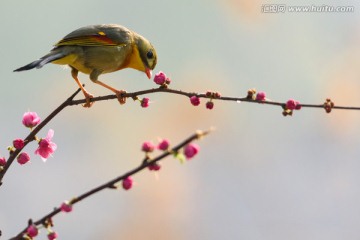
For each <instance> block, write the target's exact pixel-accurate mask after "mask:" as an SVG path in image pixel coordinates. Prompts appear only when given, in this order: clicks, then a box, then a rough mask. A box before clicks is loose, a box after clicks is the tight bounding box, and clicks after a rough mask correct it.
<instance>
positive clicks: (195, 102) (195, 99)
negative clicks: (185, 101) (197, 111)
mask: <svg viewBox="0 0 360 240" xmlns="http://www.w3.org/2000/svg"><path fill="white" fill-rule="evenodd" d="M190 102H191V104H192V105H194V106H199V104H200V98H199V97H197V96H192V97H190Z"/></svg>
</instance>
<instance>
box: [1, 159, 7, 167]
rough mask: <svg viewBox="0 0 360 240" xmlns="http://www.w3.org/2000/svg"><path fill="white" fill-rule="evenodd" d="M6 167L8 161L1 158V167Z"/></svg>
mask: <svg viewBox="0 0 360 240" xmlns="http://www.w3.org/2000/svg"><path fill="white" fill-rule="evenodd" d="M5 165H6V159H5V158H4V157H1V158H0V166H1V167H3V166H5Z"/></svg>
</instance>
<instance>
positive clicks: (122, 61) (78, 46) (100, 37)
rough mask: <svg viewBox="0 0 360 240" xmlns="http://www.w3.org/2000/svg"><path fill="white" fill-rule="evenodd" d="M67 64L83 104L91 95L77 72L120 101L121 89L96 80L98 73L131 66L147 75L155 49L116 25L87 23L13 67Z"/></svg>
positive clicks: (142, 38)
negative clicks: (34, 57) (31, 59)
mask: <svg viewBox="0 0 360 240" xmlns="http://www.w3.org/2000/svg"><path fill="white" fill-rule="evenodd" d="M50 62H51V63H55V64H61V65H69V66H70V68H71V75H72V77H73V78H74V79H75V81H76V83H77V84H78V85H79V87H80V88H81V90H82V92H83V93H84V95H85V98H86V103H85V104H84V105H83V106H84V107H91V105H92V103H91V102H90V99H91V98H93V95H92V94H90V93H89V92H87V91H86V89H85V88H84V87H83V86H82V84H81V82H80V81H79V79H78V72H79V71H80V72H82V73H85V74H89V75H90V79H91V81H93V82H94V83H97V84H99V85H101V86H103V87H105V88H107V89H110V90H111V91H112V92H114V93H115V94H116V96H117V97H118V100H119V102H120V104H124V103H125V101H126V98H123V97H121V94H122V93H124V92H125V91H124V90H117V89H115V88H113V87H111V86H109V85H107V84H105V83H103V82H101V81H99V80H98V77H99V75H100V74H103V73H110V72H115V71H118V70H121V69H124V68H134V69H137V70H139V71H142V72H145V73H146V75H147V77H148V78H149V79H150V78H151V70H153V69H154V68H155V66H156V63H157V55H156V51H155V48H154V47H153V46H152V45H151V43H150V42H149V41H148V40H146V39H145V38H144V37H143V36H141V35H139V34H137V33H135V32H133V31H131V30H129V29H127V28H125V27H123V26H120V25H116V24H103V25H90V26H86V27H82V28H79V29H77V30H75V31H73V32H71V33H69V34H68V35H66V36H65V37H64V38H63V39H62V40H60V41H59V42H58V43H57V44H55V46H54V48H53V49H52V50H51V51H50V53H48V54H46V55H45V56H43V57H42V58H40V59H38V60H36V61H34V62H32V63H30V64H28V65H25V66H23V67H21V68H18V69H16V70H14V72H19V71H24V70H29V69H33V68H41V67H42V66H44V65H45V64H47V63H50Z"/></svg>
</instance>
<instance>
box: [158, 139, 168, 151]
mask: <svg viewBox="0 0 360 240" xmlns="http://www.w3.org/2000/svg"><path fill="white" fill-rule="evenodd" d="M169 146H170V142H169V140H167V139H163V140H161V142H160V143H159V144H158V146H157V148H158V149H160V150H162V151H166V150H167V149H168V148H169Z"/></svg>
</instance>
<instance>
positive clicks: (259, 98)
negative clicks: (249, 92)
mask: <svg viewBox="0 0 360 240" xmlns="http://www.w3.org/2000/svg"><path fill="white" fill-rule="evenodd" d="M256 100H257V101H265V100H266V93H265V92H258V93H257V94H256Z"/></svg>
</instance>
